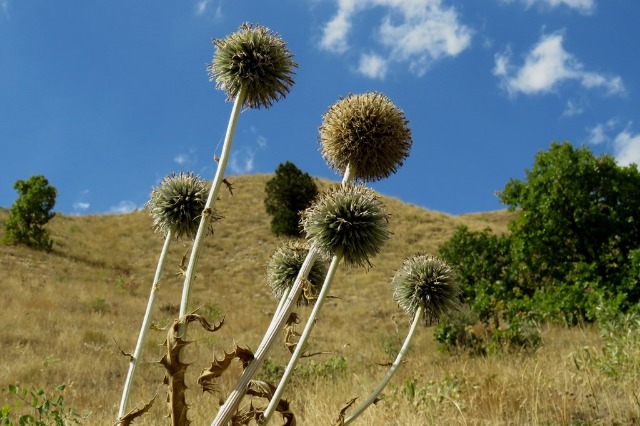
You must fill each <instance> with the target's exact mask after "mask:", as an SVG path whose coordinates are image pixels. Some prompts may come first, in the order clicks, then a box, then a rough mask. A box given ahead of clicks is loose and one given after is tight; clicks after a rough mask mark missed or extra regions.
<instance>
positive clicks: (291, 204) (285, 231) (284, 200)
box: [264, 161, 318, 237]
mask: <svg viewBox="0 0 640 426" xmlns="http://www.w3.org/2000/svg"><path fill="white" fill-rule="evenodd" d="M265 192H266V194H267V196H266V198H265V200H264V204H265V208H266V210H267V213H268V214H269V215H271V231H272V232H273V233H274V234H275V235H287V236H292V237H295V236H299V235H300V234H301V232H302V227H301V226H300V211H302V210H304V209H306V208H307V207H309V206H310V205H311V202H312V201H313V199H314V198H315V197H316V196H317V195H318V188H317V186H316V184H315V182H314V181H313V178H312V177H311V176H310V175H309V174H308V173H302V171H301V170H300V169H298V168H297V167H296V166H295V164H293V163H291V162H289V161H287V162H286V163H283V164H280V165H279V166H278V168H277V169H276V171H275V176H274V177H273V178H271V179H270V180H269V181H267V184H266V187H265Z"/></svg>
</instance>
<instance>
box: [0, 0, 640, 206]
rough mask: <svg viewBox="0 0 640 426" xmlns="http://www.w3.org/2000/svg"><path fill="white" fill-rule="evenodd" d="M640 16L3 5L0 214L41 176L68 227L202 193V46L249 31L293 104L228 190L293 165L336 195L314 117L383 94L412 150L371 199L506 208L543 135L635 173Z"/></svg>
mask: <svg viewBox="0 0 640 426" xmlns="http://www.w3.org/2000/svg"><path fill="white" fill-rule="evenodd" d="M639 17H640V2H638V1H637V0H606V1H605V0H483V1H478V0H460V1H453V0H309V1H302V0H280V1H264V0H254V1H249V0H246V1H245V0H235V1H231V0H180V1H176V0H174V1H164V2H156V1H151V0H126V1H125V0H110V1H104V2H78V1H73V2H72V1H68V0H57V1H51V0H20V1H18V0H0V148H1V154H0V162H1V167H2V171H1V172H0V206H4V207H9V206H10V205H11V204H12V203H13V201H14V200H15V197H16V193H15V191H14V190H13V183H14V182H15V181H16V180H17V179H27V178H28V177H29V176H31V175H35V174H43V175H45V176H46V177H47V178H48V179H49V181H50V183H51V184H52V185H54V186H56V187H57V189H58V193H59V195H58V199H57V204H56V208H55V210H56V211H59V212H63V213H66V214H94V213H123V212H127V211H131V210H132V209H135V208H139V207H141V206H142V205H143V204H144V203H145V202H146V201H147V199H148V195H149V192H150V190H151V189H152V187H153V186H155V185H157V184H158V182H159V181H160V180H161V179H162V178H163V177H164V176H166V175H167V174H169V173H171V172H174V171H180V170H185V171H186V170H189V171H193V172H195V173H197V174H199V175H201V176H202V177H204V178H206V179H212V178H213V175H214V163H213V161H212V156H213V154H214V153H216V154H218V155H219V154H220V150H221V145H220V144H221V140H222V138H223V137H224V132H225V129H226V125H227V120H228V116H229V112H230V110H231V104H230V103H227V102H225V94H224V93H222V92H220V91H218V90H216V89H215V84H214V83H212V82H209V80H208V75H207V72H206V65H207V63H209V62H211V58H212V55H213V51H214V49H213V45H212V43H211V38H222V37H224V36H226V35H227V34H229V33H230V32H233V31H235V30H236V29H237V28H238V27H239V25H240V24H241V23H242V22H251V23H258V24H261V25H264V26H267V27H269V28H270V29H271V30H273V31H274V32H277V33H279V34H280V35H281V36H282V38H283V39H284V40H285V41H286V42H287V43H288V46H289V49H290V50H291V51H292V53H293V54H294V55H295V60H296V62H297V63H298V64H299V67H298V69H297V71H296V83H295V85H294V86H293V87H292V90H291V93H290V94H289V95H288V96H287V98H286V99H284V100H281V101H280V102H278V103H276V104H274V106H273V107H272V108H270V109H261V110H247V111H244V112H243V113H242V114H241V116H240V121H239V124H238V129H237V133H236V137H235V140H234V146H233V152H232V157H231V160H230V164H229V168H228V170H227V174H228V175H230V176H232V175H237V174H246V173H271V172H273V170H274V169H275V168H276V167H277V166H278V164H280V163H282V162H285V161H292V162H294V163H295V164H296V165H297V166H298V167H299V168H301V169H302V170H303V171H305V172H308V173H310V174H311V175H314V176H318V177H324V178H329V179H333V180H338V179H339V178H340V177H339V176H337V175H336V174H335V173H334V172H333V171H332V170H330V169H329V168H328V166H327V165H326V164H325V163H324V161H323V160H322V157H321V155H320V153H319V151H318V142H317V135H318V132H317V129H318V126H319V125H320V124H321V120H322V114H323V113H324V112H325V111H326V110H327V109H328V107H329V106H330V105H331V104H333V103H334V102H336V101H337V100H338V99H339V98H340V97H341V96H346V95H348V94H349V93H364V92H366V91H373V90H377V91H380V92H382V93H384V94H385V95H386V96H388V97H389V98H390V99H391V100H392V101H393V102H394V103H395V104H396V105H397V106H399V107H400V108H401V109H403V110H404V112H405V114H406V117H407V119H408V120H409V122H410V127H411V129H412V133H413V141H414V142H413V148H412V152H411V156H410V157H409V158H408V159H407V161H406V162H405V165H404V166H403V167H402V168H401V169H400V170H399V171H398V173H397V174H395V175H393V176H391V177H390V178H388V179H387V180H385V181H382V182H378V183H376V184H375V185H374V187H375V188H376V189H377V190H378V191H380V192H381V193H383V194H385V195H390V196H393V197H396V198H399V199H401V200H403V201H406V202H409V203H412V204H416V205H419V206H422V207H425V208H428V209H431V210H437V211H443V212H447V213H452V214H460V213H467V212H477V211H488V210H496V209H500V208H503V207H504V206H502V205H501V204H500V203H499V201H498V199H497V198H496V196H495V192H496V191H497V190H500V189H502V188H504V185H505V184H506V183H507V182H508V180H509V179H510V178H511V177H514V178H523V177H524V171H525V169H526V168H528V167H531V165H532V164H533V160H534V156H535V154H536V153H537V152H539V151H541V150H546V149H548V147H549V145H550V143H551V142H552V141H554V140H555V141H562V140H569V141H571V142H572V143H573V144H574V145H575V146H581V145H587V146H589V147H590V148H591V149H592V150H593V151H594V152H596V153H598V154H600V153H605V152H607V153H610V154H612V155H614V156H615V157H616V159H617V161H618V162H619V164H621V165H627V164H630V163H640V115H639V114H640V79H639V76H640V54H639V53H638V46H639V45H640V31H638V29H637V28H638V18H639ZM238 190H240V189H238Z"/></svg>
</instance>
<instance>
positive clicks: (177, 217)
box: [145, 172, 220, 239]
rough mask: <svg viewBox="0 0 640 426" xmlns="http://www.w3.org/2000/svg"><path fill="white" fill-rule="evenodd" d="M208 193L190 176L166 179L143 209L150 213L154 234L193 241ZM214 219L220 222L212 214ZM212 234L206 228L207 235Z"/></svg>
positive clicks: (201, 181)
mask: <svg viewBox="0 0 640 426" xmlns="http://www.w3.org/2000/svg"><path fill="white" fill-rule="evenodd" d="M208 193H209V185H208V184H207V182H206V181H205V180H204V179H202V178H200V177H198V176H196V175H194V174H193V173H190V172H187V173H183V172H180V173H178V174H176V173H173V174H171V175H169V176H167V177H165V178H164V179H163V180H162V182H160V186H158V187H157V188H154V189H153V191H152V192H151V199H150V200H149V201H148V202H147V204H146V205H145V206H146V207H147V209H149V211H150V212H151V217H152V218H153V228H154V230H155V231H156V232H159V233H160V234H162V235H164V236H166V235H167V234H168V233H169V231H170V230H171V231H172V234H173V235H174V236H175V238H177V239H181V238H188V239H192V238H194V237H195V235H196V233H197V231H198V226H199V224H200V221H199V218H200V216H201V215H202V211H203V210H204V208H205V203H206V201H207V195H208ZM214 217H215V218H216V219H219V218H220V216H218V215H215V214H214ZM212 232H213V228H212V227H211V226H209V228H208V233H212Z"/></svg>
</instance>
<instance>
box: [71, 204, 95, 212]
mask: <svg viewBox="0 0 640 426" xmlns="http://www.w3.org/2000/svg"><path fill="white" fill-rule="evenodd" d="M89 207H91V204H89V203H86V202H83V201H76V202H75V203H73V210H75V211H82V212H84V211H86V210H87V209H88V208H89Z"/></svg>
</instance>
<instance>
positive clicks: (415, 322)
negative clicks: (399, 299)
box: [343, 306, 423, 426]
mask: <svg viewBox="0 0 640 426" xmlns="http://www.w3.org/2000/svg"><path fill="white" fill-rule="evenodd" d="M422 311H423V308H422V306H420V307H419V308H418V310H416V313H415V315H414V317H413V323H412V324H411V328H409V333H408V334H407V337H406V338H405V339H404V343H403V344H402V348H400V352H399V353H398V356H397V357H396V360H395V361H393V364H391V367H390V368H389V371H388V372H387V375H386V376H384V379H382V381H381V382H380V384H378V387H377V388H376V389H375V390H374V391H373V392H371V395H369V397H368V398H367V399H366V401H364V402H363V403H362V404H360V405H359V406H358V407H357V408H356V409H355V410H354V411H353V413H351V414H350V415H349V416H348V417H347V418H346V419H345V420H344V423H343V426H346V425H348V424H349V423H351V422H352V421H353V420H355V418H356V417H358V416H359V415H360V414H362V412H363V411H364V410H365V409H366V408H367V407H368V406H369V405H371V404H372V403H373V402H374V401H375V400H376V398H377V397H378V395H380V392H382V390H383V389H384V388H385V386H387V384H388V383H389V381H390V380H391V377H393V375H394V374H395V372H396V370H397V369H398V367H399V366H400V364H401V363H402V359H403V358H404V356H405V355H406V354H407V352H408V350H409V343H410V342H411V339H412V338H413V335H414V334H415V332H416V328H417V327H418V323H419V322H420V317H421V316H422Z"/></svg>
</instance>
